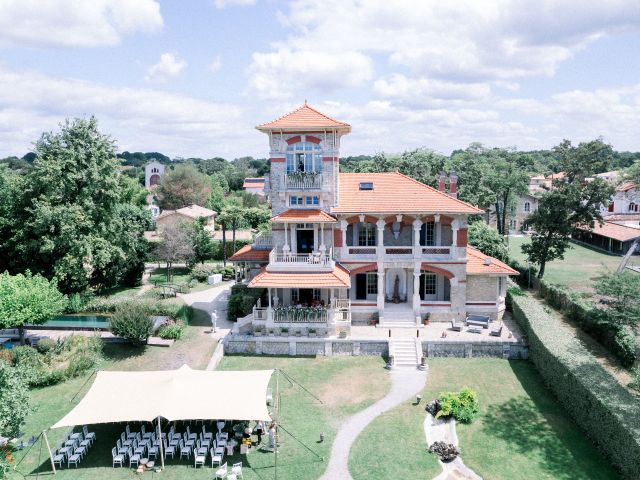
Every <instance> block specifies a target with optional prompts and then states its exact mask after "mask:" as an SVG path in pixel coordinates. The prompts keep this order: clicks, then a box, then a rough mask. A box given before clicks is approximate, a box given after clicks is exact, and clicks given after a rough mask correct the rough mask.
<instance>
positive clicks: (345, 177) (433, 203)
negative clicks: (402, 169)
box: [331, 172, 484, 214]
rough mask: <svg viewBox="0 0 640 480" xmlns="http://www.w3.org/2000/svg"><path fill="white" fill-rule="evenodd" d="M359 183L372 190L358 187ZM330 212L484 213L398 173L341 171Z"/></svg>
mask: <svg viewBox="0 0 640 480" xmlns="http://www.w3.org/2000/svg"><path fill="white" fill-rule="evenodd" d="M361 182H371V183H373V190H360V183H361ZM331 212H332V213H354V214H359V213H392V214H397V213H467V214H474V213H484V211H483V210H481V209H479V208H476V207H474V206H473V205H470V204H468V203H466V202H463V201H462V200H458V199H456V198H453V197H451V196H449V195H447V194H446V193H444V192H440V191H438V190H436V189H435V188H433V187H430V186H428V185H425V184H424V183H420V182H418V181H417V180H414V179H413V178H411V177H407V176H406V175H403V174H401V173H399V172H389V173H340V190H339V195H338V206H337V207H334V208H333V209H332V210H331Z"/></svg>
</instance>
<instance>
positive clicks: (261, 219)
mask: <svg viewBox="0 0 640 480" xmlns="http://www.w3.org/2000/svg"><path fill="white" fill-rule="evenodd" d="M244 219H245V220H246V221H247V222H248V223H249V225H250V226H251V228H260V226H261V225H264V224H265V223H267V224H268V223H269V220H270V219H271V211H270V210H268V209H267V208H266V207H252V208H247V209H246V211H245V214H244Z"/></svg>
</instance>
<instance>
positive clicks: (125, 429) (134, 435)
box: [124, 425, 137, 439]
mask: <svg viewBox="0 0 640 480" xmlns="http://www.w3.org/2000/svg"><path fill="white" fill-rule="evenodd" d="M124 431H125V432H127V438H129V439H134V438H136V435H137V433H136V432H131V430H129V425H127V426H126V427H124Z"/></svg>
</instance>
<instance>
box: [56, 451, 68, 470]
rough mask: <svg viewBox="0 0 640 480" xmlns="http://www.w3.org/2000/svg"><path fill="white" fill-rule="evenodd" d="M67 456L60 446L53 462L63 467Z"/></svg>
mask: <svg viewBox="0 0 640 480" xmlns="http://www.w3.org/2000/svg"><path fill="white" fill-rule="evenodd" d="M66 458H67V456H66V455H65V454H64V453H60V448H58V452H57V453H56V454H55V455H54V456H53V464H54V465H58V467H60V468H62V466H63V465H64V461H65V460H66Z"/></svg>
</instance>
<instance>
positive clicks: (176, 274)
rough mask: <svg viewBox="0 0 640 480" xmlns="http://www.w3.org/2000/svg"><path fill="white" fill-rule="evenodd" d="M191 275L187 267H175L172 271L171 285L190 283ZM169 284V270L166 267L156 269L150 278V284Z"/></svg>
mask: <svg viewBox="0 0 640 480" xmlns="http://www.w3.org/2000/svg"><path fill="white" fill-rule="evenodd" d="M190 280H191V275H190V273H189V269H188V268H187V267H174V268H173V271H172V277H171V283H177V284H182V283H189V281H190ZM156 282H157V283H167V269H166V268H164V267H160V268H156V269H154V270H153V271H152V272H151V274H150V276H149V283H151V284H152V285H155V283H156Z"/></svg>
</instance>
